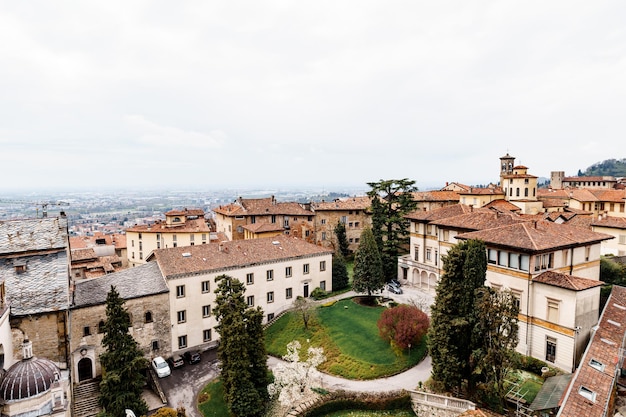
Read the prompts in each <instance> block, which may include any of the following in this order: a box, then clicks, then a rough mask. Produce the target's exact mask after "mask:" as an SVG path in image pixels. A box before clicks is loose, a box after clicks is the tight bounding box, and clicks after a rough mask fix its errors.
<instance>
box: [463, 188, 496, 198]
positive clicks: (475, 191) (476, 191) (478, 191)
mask: <svg viewBox="0 0 626 417" xmlns="http://www.w3.org/2000/svg"><path fill="white" fill-rule="evenodd" d="M459 194H460V195H502V196H504V191H503V190H502V188H500V187H496V188H490V187H488V188H479V187H470V188H469V190H467V191H465V192H463V191H459Z"/></svg>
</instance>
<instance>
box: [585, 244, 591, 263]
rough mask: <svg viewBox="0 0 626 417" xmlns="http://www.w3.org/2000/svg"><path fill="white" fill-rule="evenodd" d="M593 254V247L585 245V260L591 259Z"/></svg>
mask: <svg viewBox="0 0 626 417" xmlns="http://www.w3.org/2000/svg"><path fill="white" fill-rule="evenodd" d="M590 254H591V247H589V246H585V261H588V260H589V255H590Z"/></svg>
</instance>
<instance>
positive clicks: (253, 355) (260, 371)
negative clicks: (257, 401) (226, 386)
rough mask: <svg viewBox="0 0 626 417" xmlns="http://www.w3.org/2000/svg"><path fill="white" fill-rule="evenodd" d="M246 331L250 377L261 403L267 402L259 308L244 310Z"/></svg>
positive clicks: (261, 321)
mask: <svg viewBox="0 0 626 417" xmlns="http://www.w3.org/2000/svg"><path fill="white" fill-rule="evenodd" d="M245 320H246V330H247V334H248V338H249V342H248V355H249V357H250V374H251V375H250V376H251V378H252V383H253V385H254V387H255V389H256V390H257V392H258V393H259V397H260V398H261V400H262V401H263V402H266V401H268V399H269V394H268V392H267V386H268V385H269V383H270V380H269V377H268V369H267V351H266V349H265V332H264V330H263V310H262V309H261V308H260V307H257V308H255V309H252V308H249V309H247V310H246V318H245Z"/></svg>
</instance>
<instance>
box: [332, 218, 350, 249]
mask: <svg viewBox="0 0 626 417" xmlns="http://www.w3.org/2000/svg"><path fill="white" fill-rule="evenodd" d="M335 239H337V248H335V252H338V253H341V255H342V256H343V257H346V256H348V255H349V254H350V249H349V244H348V238H347V237H346V225H345V224H344V223H342V222H337V226H335Z"/></svg>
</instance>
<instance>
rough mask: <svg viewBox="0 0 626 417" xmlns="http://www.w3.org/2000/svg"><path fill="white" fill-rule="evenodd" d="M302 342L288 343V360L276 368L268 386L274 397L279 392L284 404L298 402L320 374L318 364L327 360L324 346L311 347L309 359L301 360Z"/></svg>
mask: <svg viewBox="0 0 626 417" xmlns="http://www.w3.org/2000/svg"><path fill="white" fill-rule="evenodd" d="M300 348H301V346H300V342H298V341H297V340H294V341H292V342H289V343H288V344H287V354H286V355H285V356H283V359H284V360H285V361H286V362H285V363H282V364H280V365H278V366H276V368H275V369H274V382H273V383H272V384H270V385H269V386H268V387H267V390H268V392H269V393H270V395H271V396H272V397H274V396H276V395H277V394H278V401H280V403H281V404H282V405H285V406H286V405H290V404H295V403H297V402H298V401H299V400H300V398H302V396H303V395H304V392H305V390H306V388H307V387H309V386H310V385H311V382H312V381H313V380H315V379H317V377H318V376H319V371H318V370H317V366H318V365H319V364H321V363H322V362H324V361H325V360H326V357H325V356H324V349H323V348H314V347H309V349H308V350H307V359H306V360H305V361H303V362H301V361H300Z"/></svg>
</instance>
